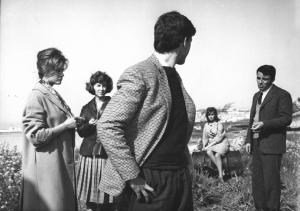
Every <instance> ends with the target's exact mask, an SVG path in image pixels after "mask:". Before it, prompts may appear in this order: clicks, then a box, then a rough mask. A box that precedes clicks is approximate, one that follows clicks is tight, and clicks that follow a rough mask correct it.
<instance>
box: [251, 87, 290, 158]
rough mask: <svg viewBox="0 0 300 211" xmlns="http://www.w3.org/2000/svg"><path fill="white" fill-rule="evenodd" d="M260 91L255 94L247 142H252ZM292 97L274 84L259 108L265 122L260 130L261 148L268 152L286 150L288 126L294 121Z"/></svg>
mask: <svg viewBox="0 0 300 211" xmlns="http://www.w3.org/2000/svg"><path fill="white" fill-rule="evenodd" d="M258 95H259V92H257V93H255V95H254V96H253V101H252V107H251V111H250V121H249V129H248V132H247V138H246V143H250V144H251V152H252V144H253V138H252V131H251V130H250V128H251V126H252V124H253V121H254V116H255V109H256V103H257V98H258ZM292 107H293V105H292V98H291V95H290V94H289V93H288V92H287V91H285V90H283V89H281V88H279V87H278V86H276V85H274V84H273V86H272V88H271V89H270V91H269V92H268V94H267V95H266V97H265V99H264V101H263V102H262V104H261V106H260V110H259V121H262V122H263V123H264V126H263V128H262V131H261V132H260V134H259V136H260V139H261V140H260V144H259V149H260V150H261V151H262V152H263V153H267V154H282V153H285V151H286V127H287V126H288V125H289V124H290V123H291V122H292Z"/></svg>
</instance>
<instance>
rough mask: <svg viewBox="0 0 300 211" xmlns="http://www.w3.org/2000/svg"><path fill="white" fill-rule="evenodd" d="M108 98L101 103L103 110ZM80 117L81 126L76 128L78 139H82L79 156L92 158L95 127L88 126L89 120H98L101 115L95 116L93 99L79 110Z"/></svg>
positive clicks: (95, 110) (95, 134)
mask: <svg viewBox="0 0 300 211" xmlns="http://www.w3.org/2000/svg"><path fill="white" fill-rule="evenodd" d="M109 100H110V97H108V96H107V97H105V99H104V102H103V108H105V107H106V105H107V103H108V101H109ZM80 116H81V117H83V118H84V122H83V124H82V125H81V126H80V127H78V128H77V132H78V134H79V136H80V137H82V138H83V141H82V144H81V146H80V151H79V152H80V154H81V155H82V156H92V153H93V148H94V146H95V144H96V138H97V133H96V132H97V131H96V125H90V124H89V121H90V119H92V118H93V119H99V118H100V116H101V114H97V107H96V101H95V98H93V99H92V100H91V101H90V102H88V103H87V104H86V105H84V106H83V107H82V109H81V112H80Z"/></svg>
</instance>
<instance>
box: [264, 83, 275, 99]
mask: <svg viewBox="0 0 300 211" xmlns="http://www.w3.org/2000/svg"><path fill="white" fill-rule="evenodd" d="M272 86H273V84H272V85H271V86H270V87H269V88H268V89H267V90H265V91H263V93H262V98H261V102H264V99H265V97H266V96H267V94H268V92H269V91H270V90H271V88H272Z"/></svg>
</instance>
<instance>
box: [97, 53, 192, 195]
mask: <svg viewBox="0 0 300 211" xmlns="http://www.w3.org/2000/svg"><path fill="white" fill-rule="evenodd" d="M181 86H182V91H183V95H184V99H185V105H186V110H187V115H188V132H187V137H186V144H187V143H188V141H189V139H190V137H191V133H192V130H193V126H194V121H195V113H196V112H195V110H196V109H195V105H194V103H193V101H192V99H191V98H190V96H189V95H188V93H187V92H186V90H185V89H184V87H183V85H182V83H181ZM117 88H118V90H117V92H116V93H115V94H114V95H113V97H112V98H111V101H110V102H109V103H108V105H107V107H106V109H105V111H104V112H103V114H102V117H101V118H100V121H99V123H98V125H97V141H101V142H102V144H103V146H104V148H105V150H106V152H107V154H108V160H107V165H106V168H105V170H104V173H103V174H104V175H103V176H102V178H101V182H100V186H99V188H100V189H101V190H102V191H104V192H106V193H109V194H111V195H119V194H120V193H121V192H122V190H123V189H124V187H125V183H126V181H128V180H130V179H133V178H136V177H137V176H138V174H139V172H140V166H142V165H143V163H144V162H145V160H146V159H147V157H148V156H149V155H150V153H151V152H152V151H153V149H154V148H155V147H156V146H157V144H158V143H159V141H160V140H161V137H162V135H163V134H164V131H165V129H166V126H167V123H168V119H169V116H170V111H171V104H172V99H171V92H170V88H169V84H168V78H167V76H166V73H165V70H164V69H163V67H162V66H161V65H160V64H159V62H158V60H157V58H156V57H155V56H154V55H152V56H151V57H150V58H148V59H147V60H145V61H142V62H140V63H138V64H136V65H134V66H132V67H130V68H128V69H127V70H126V71H125V72H124V73H123V74H122V75H121V77H120V79H119V81H118V84H117ZM186 155H187V156H188V159H189V161H190V162H191V158H190V154H189V152H188V148H187V147H186Z"/></svg>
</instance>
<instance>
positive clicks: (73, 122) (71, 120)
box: [63, 117, 76, 129]
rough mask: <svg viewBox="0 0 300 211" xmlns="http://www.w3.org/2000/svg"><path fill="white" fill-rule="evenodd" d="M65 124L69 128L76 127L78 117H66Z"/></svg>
mask: <svg viewBox="0 0 300 211" xmlns="http://www.w3.org/2000/svg"><path fill="white" fill-rule="evenodd" d="M63 125H64V126H65V127H66V128H67V129H72V128H76V119H75V117H70V118H68V119H66V120H65V121H64V122H63Z"/></svg>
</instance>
